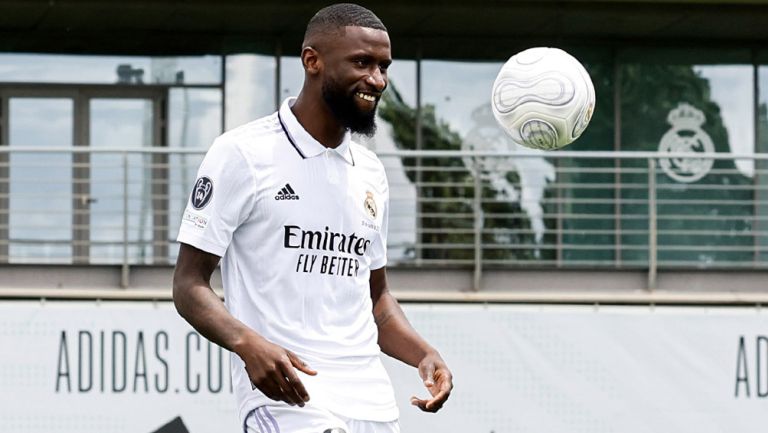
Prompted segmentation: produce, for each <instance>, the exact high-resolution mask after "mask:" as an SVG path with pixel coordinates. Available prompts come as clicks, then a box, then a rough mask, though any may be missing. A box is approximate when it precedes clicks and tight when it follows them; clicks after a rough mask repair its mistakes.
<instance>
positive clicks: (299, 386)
mask: <svg viewBox="0 0 768 433" xmlns="http://www.w3.org/2000/svg"><path fill="white" fill-rule="evenodd" d="M281 386H282V387H283V389H284V390H286V394H288V395H289V396H290V397H291V398H292V399H293V400H294V402H295V404H298V405H299V406H302V407H303V406H304V403H305V402H307V401H309V393H308V392H307V389H306V388H305V387H304V384H303V383H301V379H299V376H298V375H297V374H296V370H294V369H293V366H292V365H288V366H285V367H284V368H283V378H282V383H281Z"/></svg>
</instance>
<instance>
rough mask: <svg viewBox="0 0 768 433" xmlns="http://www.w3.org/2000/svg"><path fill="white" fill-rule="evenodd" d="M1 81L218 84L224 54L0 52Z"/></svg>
mask: <svg viewBox="0 0 768 433" xmlns="http://www.w3.org/2000/svg"><path fill="white" fill-rule="evenodd" d="M0 82H27V83H90V84H174V85H182V84H213V85H217V84H220V83H221V57H220V56H200V57H139V56H135V57H134V56H82V55H58V54H12V53H0Z"/></svg>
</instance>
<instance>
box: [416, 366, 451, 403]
mask: <svg viewBox="0 0 768 433" xmlns="http://www.w3.org/2000/svg"><path fill="white" fill-rule="evenodd" d="M424 371H425V379H424V385H426V387H427V389H428V390H429V392H430V394H432V398H430V399H420V398H418V397H416V396H413V397H411V404H412V405H414V406H417V407H418V408H419V409H421V410H423V411H424V412H433V413H434V412H437V411H439V410H440V409H441V408H442V407H443V405H444V404H445V402H446V400H448V397H449V396H450V395H451V390H452V389H453V378H452V376H451V374H450V372H449V371H448V370H447V369H441V370H440V371H439V372H437V373H435V372H434V370H431V371H430V369H428V368H425V369H424ZM435 376H437V384H435Z"/></svg>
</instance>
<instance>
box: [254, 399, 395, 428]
mask: <svg viewBox="0 0 768 433" xmlns="http://www.w3.org/2000/svg"><path fill="white" fill-rule="evenodd" d="M243 433H400V425H399V424H398V422H397V421H390V422H376V421H364V420H356V419H350V418H345V417H342V416H339V415H335V414H333V413H331V412H329V411H327V410H325V409H321V408H318V407H315V406H311V405H309V404H307V405H305V406H304V407H298V406H287V405H279V406H278V405H274V406H271V405H268V406H261V407H257V408H256V409H254V410H252V411H251V412H249V413H248V416H247V417H246V418H245V422H244V423H243Z"/></svg>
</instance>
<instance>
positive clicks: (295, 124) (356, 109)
mask: <svg viewBox="0 0 768 433" xmlns="http://www.w3.org/2000/svg"><path fill="white" fill-rule="evenodd" d="M391 57H392V56H391V51H390V43H389V36H388V34H387V30H386V28H385V27H384V25H383V24H382V23H381V21H380V20H379V19H378V18H377V17H376V16H375V15H374V14H373V13H372V12H371V11H369V10H367V9H365V8H362V7H360V6H357V5H353V4H338V5H333V6H329V7H327V8H324V9H322V10H320V11H319V12H318V13H317V14H316V15H315V16H314V17H313V18H312V19H311V20H310V22H309V24H308V26H307V30H306V34H305V38H304V43H303V49H302V53H301V61H302V64H303V66H304V70H305V81H304V86H303V88H302V90H301V93H300V94H299V96H298V97H297V98H290V99H288V100H286V101H285V102H284V103H283V105H282V106H281V108H280V110H279V111H278V112H277V113H275V114H273V115H271V116H268V117H265V118H262V119H259V120H256V121H254V122H251V123H249V124H246V125H244V126H241V127H239V128H236V129H234V130H232V131H229V132H227V133H225V134H223V135H222V136H220V137H219V138H218V139H216V141H215V142H214V144H213V145H212V147H211V149H210V150H209V152H208V154H207V155H206V157H205V160H204V161H203V163H202V164H201V167H200V170H199V173H198V179H197V181H196V183H195V188H194V191H193V193H192V196H191V197H190V201H189V204H188V206H187V209H186V210H185V212H184V217H183V222H182V225H181V229H180V232H179V237H178V240H179V242H181V248H180V251H179V257H178V262H177V265H176V272H175V275H174V286H173V298H174V302H175V304H176V307H177V309H178V311H179V313H180V314H181V315H182V316H183V317H184V318H185V319H186V320H187V321H189V323H191V324H192V325H193V326H194V327H195V329H197V330H198V331H199V332H200V333H201V334H203V335H204V336H206V337H207V338H208V339H210V340H211V341H213V342H215V343H217V344H219V345H221V346H222V347H224V348H226V349H228V350H229V351H231V352H232V378H233V383H234V385H235V394H236V397H237V400H238V403H239V415H240V417H241V419H242V422H243V430H244V431H246V432H259V433H278V432H285V433H327V432H333V433H336V432H345V433H391V432H398V431H399V427H398V424H397V419H398V416H399V414H398V409H397V406H396V404H395V401H394V394H393V391H392V386H391V384H390V381H389V377H388V376H387V373H386V371H385V370H384V368H383V366H382V364H381V360H380V359H379V354H380V352H381V351H383V352H384V353H386V354H388V355H390V356H392V357H395V358H397V359H399V360H401V361H403V362H405V363H407V364H409V365H412V366H414V367H417V368H418V372H419V374H420V376H421V377H422V379H423V380H424V384H425V386H426V387H427V389H428V390H429V392H430V394H431V397H430V398H427V399H420V398H416V397H413V398H412V399H411V403H412V404H413V405H415V406H418V407H419V408H420V409H421V410H423V411H427V412H436V411H437V410H439V409H440V408H441V407H442V405H443V403H444V402H445V401H446V399H447V398H448V396H449V394H450V392H451V389H452V388H453V384H452V377H451V373H450V371H449V370H448V368H447V366H446V364H445V362H444V361H443V359H442V358H441V357H440V355H439V353H438V352H437V351H436V350H435V349H434V348H432V347H431V346H430V345H429V344H427V342H426V341H424V340H423V339H422V338H421V337H420V336H419V335H418V334H417V333H416V332H415V331H414V330H413V328H412V327H411V326H410V324H409V323H408V321H407V320H406V318H405V316H404V315H403V312H402V310H401V309H400V307H399V305H398V303H397V301H396V300H395V298H394V297H393V296H392V295H391V294H390V293H389V290H388V287H387V277H386V270H385V264H386V231H387V215H388V212H389V197H388V194H389V191H388V185H387V180H386V177H385V174H384V168H383V166H382V164H381V162H380V161H379V160H378V158H376V156H375V155H374V154H373V153H371V152H369V151H368V150H366V149H365V148H363V147H362V146H360V145H358V144H356V143H354V142H352V141H351V139H350V132H356V133H362V134H368V135H372V134H373V132H374V131H375V120H374V119H375V113H376V106H377V104H378V101H379V99H380V97H381V94H382V92H383V91H384V89H385V88H386V87H387V67H388V66H389V64H390V63H391V61H392V58H391ZM220 259H221V260H222V276H223V282H224V289H225V292H226V306H225V304H224V303H223V302H221V300H220V299H219V298H218V297H217V296H216V295H215V294H214V292H213V291H212V290H211V288H210V276H211V274H212V273H213V271H214V269H215V268H216V266H217V264H218V263H219V260H220Z"/></svg>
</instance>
